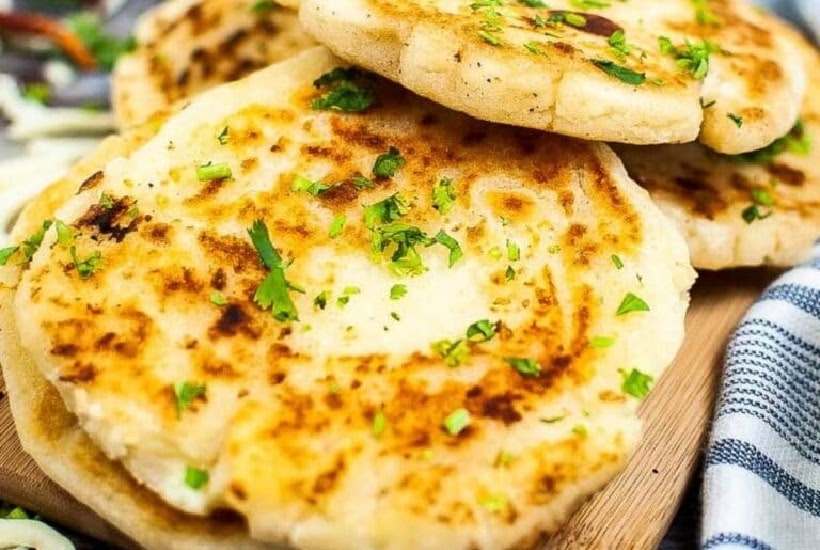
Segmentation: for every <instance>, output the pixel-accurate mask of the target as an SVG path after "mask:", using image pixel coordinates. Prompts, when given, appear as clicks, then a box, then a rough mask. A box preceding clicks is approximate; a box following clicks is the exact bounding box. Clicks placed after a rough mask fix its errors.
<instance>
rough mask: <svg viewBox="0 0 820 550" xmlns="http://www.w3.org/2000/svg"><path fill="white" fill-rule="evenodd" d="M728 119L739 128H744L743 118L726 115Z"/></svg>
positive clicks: (730, 114)
mask: <svg viewBox="0 0 820 550" xmlns="http://www.w3.org/2000/svg"><path fill="white" fill-rule="evenodd" d="M726 118H728V119H729V120H731V121H732V122H734V123H735V126H737V127H738V128H741V127H743V117H742V116H740V115H736V114H735V113H726Z"/></svg>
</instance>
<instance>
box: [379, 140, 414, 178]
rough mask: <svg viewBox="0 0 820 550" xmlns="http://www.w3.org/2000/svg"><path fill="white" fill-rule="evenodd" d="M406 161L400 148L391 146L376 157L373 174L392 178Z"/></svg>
mask: <svg viewBox="0 0 820 550" xmlns="http://www.w3.org/2000/svg"><path fill="white" fill-rule="evenodd" d="M406 162H407V161H406V160H405V159H404V157H403V156H401V154H400V153H399V150H398V149H396V148H395V147H392V146H391V147H390V149H389V150H388V151H387V152H386V153H382V154H381V155H379V156H378V157H377V158H376V162H375V164H374V165H373V175H374V176H376V177H377V178H392V177H393V176H394V175H395V174H396V171H397V170H398V169H399V168H401V167H402V166H404V165H405V164H406Z"/></svg>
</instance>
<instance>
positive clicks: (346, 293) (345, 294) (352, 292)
mask: <svg viewBox="0 0 820 550" xmlns="http://www.w3.org/2000/svg"><path fill="white" fill-rule="evenodd" d="M361 293H362V289H360V288H359V287H357V286H346V287H344V289H343V290H342V295H341V296H339V297H338V298H336V305H337V306H338V307H340V308H343V307H345V306H346V305H347V304H348V303H350V297H351V296H356V295H357V294H361Z"/></svg>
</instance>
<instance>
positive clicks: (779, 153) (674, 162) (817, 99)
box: [615, 41, 820, 269]
mask: <svg viewBox="0 0 820 550" xmlns="http://www.w3.org/2000/svg"><path fill="white" fill-rule="evenodd" d="M794 52H795V53H798V52H802V53H804V54H805V56H806V58H807V63H808V66H809V75H810V80H809V82H810V84H809V87H810V89H811V90H812V92H811V93H809V94H808V95H807V96H806V99H805V101H804V103H803V110H802V114H801V117H800V120H799V122H798V123H797V124H796V125H795V126H794V127H793V128H792V129H791V130H790V131H789V132H788V133H787V134H786V135H785V136H782V137H781V138H779V139H777V140H776V141H775V142H773V143H772V144H770V145H769V146H767V147H765V148H763V149H760V150H758V151H754V152H752V153H747V154H743V155H735V156H725V155H718V154H716V153H714V152H712V151H710V150H708V149H707V148H705V147H703V146H700V145H697V144H694V143H690V144H685V145H661V146H652V147H637V146H625V145H616V146H615V148H616V152H617V153H618V154H619V156H620V157H621V159H622V160H623V161H624V163H625V164H626V168H627V171H628V172H629V173H630V175H631V176H632V177H633V178H634V179H635V181H637V182H638V183H640V184H641V185H642V186H643V187H645V188H646V189H647V190H648V191H649V193H650V195H651V196H652V199H653V200H654V201H655V202H656V203H657V204H658V205H659V206H660V207H661V208H662V209H663V210H664V212H665V213H666V214H667V215H669V216H670V217H671V218H672V219H673V220H674V221H675V223H676V224H677V225H678V228H679V229H680V230H681V232H683V234H684V236H685V237H686V240H687V242H688V243H689V249H690V251H691V255H692V263H693V264H694V266H695V267H698V268H704V269H724V268H730V267H740V266H758V265H774V266H791V265H796V264H798V263H800V262H801V261H803V260H805V259H806V257H807V255H808V254H809V252H810V250H811V246H812V244H813V243H814V241H815V240H816V239H817V238H818V237H820V96H818V94H817V90H820V53H818V51H817V49H816V48H815V47H814V46H812V45H809V44H807V43H806V42H804V41H801V43H798V44H795V47H794Z"/></svg>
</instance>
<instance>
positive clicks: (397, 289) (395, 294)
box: [390, 285, 407, 300]
mask: <svg viewBox="0 0 820 550" xmlns="http://www.w3.org/2000/svg"><path fill="white" fill-rule="evenodd" d="M405 296H407V285H393V286H391V287H390V299H391V300H400V299H402V298H404V297H405Z"/></svg>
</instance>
